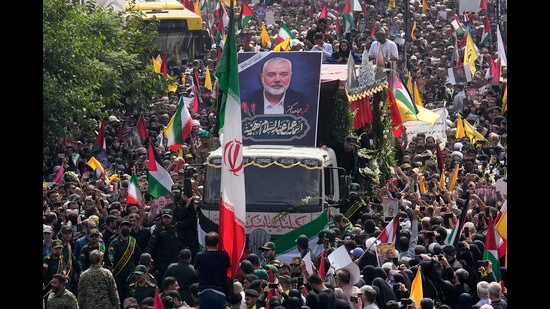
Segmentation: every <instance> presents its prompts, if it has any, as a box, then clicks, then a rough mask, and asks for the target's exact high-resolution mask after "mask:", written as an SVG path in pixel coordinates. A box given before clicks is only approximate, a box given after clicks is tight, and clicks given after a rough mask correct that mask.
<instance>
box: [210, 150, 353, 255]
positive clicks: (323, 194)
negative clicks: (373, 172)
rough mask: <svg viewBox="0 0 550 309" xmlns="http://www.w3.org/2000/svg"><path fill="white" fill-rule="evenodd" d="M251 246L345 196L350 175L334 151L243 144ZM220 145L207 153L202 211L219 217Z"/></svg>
mask: <svg viewBox="0 0 550 309" xmlns="http://www.w3.org/2000/svg"><path fill="white" fill-rule="evenodd" d="M243 159H244V163H245V167H244V175H245V192H246V226H245V227H246V235H247V247H248V248H257V247H260V246H261V245H262V244H264V243H265V242H266V241H270V240H273V239H275V238H277V237H278V236H280V235H284V234H286V233H288V232H289V231H293V230H295V229H297V228H299V227H301V226H302V225H304V224H306V223H309V222H311V221H312V220H313V219H315V218H317V217H318V216H319V215H320V214H321V213H322V212H323V211H324V210H325V209H326V208H327V207H328V203H327V200H331V201H339V200H341V199H342V198H343V196H345V194H346V192H347V190H346V188H347V183H348V182H349V179H348V178H347V176H346V172H345V170H344V169H343V168H341V167H338V165H337V161H336V155H335V153H334V150H332V149H331V148H327V149H326V150H323V149H322V148H320V147H301V146H288V145H250V146H245V147H243ZM221 166H222V150H221V148H218V149H217V150H215V151H212V152H211V153H210V155H209V156H208V159H207V162H206V166H205V171H204V186H203V191H202V203H201V211H202V212H203V214H204V215H205V216H206V217H208V218H209V219H210V220H212V221H213V222H215V223H218V222H219V207H220V206H219V205H220V178H221Z"/></svg>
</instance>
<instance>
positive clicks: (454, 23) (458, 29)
mask: <svg viewBox="0 0 550 309" xmlns="http://www.w3.org/2000/svg"><path fill="white" fill-rule="evenodd" d="M451 27H453V30H454V33H456V34H457V35H461V34H463V33H464V28H463V27H462V23H461V22H460V21H459V20H458V17H456V14H454V18H453V20H452V21H451Z"/></svg>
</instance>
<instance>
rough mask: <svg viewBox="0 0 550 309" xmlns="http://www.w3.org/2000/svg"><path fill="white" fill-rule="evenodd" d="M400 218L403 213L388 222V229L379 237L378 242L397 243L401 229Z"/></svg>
mask: <svg viewBox="0 0 550 309" xmlns="http://www.w3.org/2000/svg"><path fill="white" fill-rule="evenodd" d="M400 216H401V213H398V214H397V216H395V217H394V218H393V219H391V221H390V222H388V225H386V227H385V228H384V229H383V230H382V232H381V233H380V234H379V235H378V240H380V243H382V244H386V243H394V242H395V234H396V233H397V228H398V227H399V217H400Z"/></svg>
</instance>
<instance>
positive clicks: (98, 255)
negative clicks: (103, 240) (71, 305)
mask: <svg viewBox="0 0 550 309" xmlns="http://www.w3.org/2000/svg"><path fill="white" fill-rule="evenodd" d="M90 232H91V231H90ZM88 244H89V243H88ZM84 248H85V247H83V248H82V250H83V249H84ZM82 250H80V252H81V253H82ZM103 256H104V252H102V251H100V250H98V249H94V250H92V251H90V253H89V264H90V267H89V268H88V269H87V270H85V271H84V272H82V274H81V275H80V280H79V281H78V297H77V299H78V306H79V307H80V309H94V308H104V309H118V308H120V298H119V297H118V291H117V287H116V282H115V278H114V277H113V274H112V273H111V271H110V270H107V269H106V268H103V266H102V265H101V264H103Z"/></svg>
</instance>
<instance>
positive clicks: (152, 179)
mask: <svg viewBox="0 0 550 309" xmlns="http://www.w3.org/2000/svg"><path fill="white" fill-rule="evenodd" d="M148 156H149V157H148V159H149V174H148V175H147V181H148V182H149V185H148V187H147V192H149V194H151V195H152V196H153V197H154V198H157V197H159V196H162V195H168V194H171V193H172V191H171V188H172V185H173V184H174V181H173V180H172V177H170V173H168V171H167V170H166V168H164V166H162V160H161V159H160V156H159V155H158V153H157V151H156V150H155V148H153V141H152V140H149V153H148Z"/></svg>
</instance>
